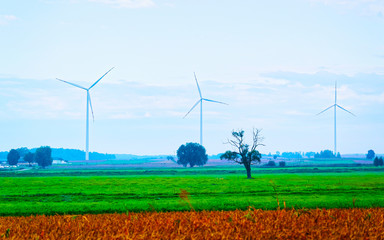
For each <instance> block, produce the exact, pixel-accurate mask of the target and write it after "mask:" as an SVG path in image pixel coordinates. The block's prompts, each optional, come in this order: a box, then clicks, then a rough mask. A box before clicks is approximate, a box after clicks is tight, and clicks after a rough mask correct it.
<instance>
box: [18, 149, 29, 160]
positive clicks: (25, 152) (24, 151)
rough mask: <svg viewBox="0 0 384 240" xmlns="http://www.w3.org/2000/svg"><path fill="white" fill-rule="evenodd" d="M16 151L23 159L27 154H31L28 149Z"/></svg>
mask: <svg viewBox="0 0 384 240" xmlns="http://www.w3.org/2000/svg"><path fill="white" fill-rule="evenodd" d="M16 151H17V152H19V155H20V157H21V158H23V157H24V156H25V154H27V153H29V150H28V148H26V147H21V148H18V149H16Z"/></svg>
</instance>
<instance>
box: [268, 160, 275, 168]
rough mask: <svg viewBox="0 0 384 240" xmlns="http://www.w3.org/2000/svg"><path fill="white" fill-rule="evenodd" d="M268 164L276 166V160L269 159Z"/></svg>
mask: <svg viewBox="0 0 384 240" xmlns="http://www.w3.org/2000/svg"><path fill="white" fill-rule="evenodd" d="M267 166H268V167H276V162H275V161H272V160H270V161H268V163H267Z"/></svg>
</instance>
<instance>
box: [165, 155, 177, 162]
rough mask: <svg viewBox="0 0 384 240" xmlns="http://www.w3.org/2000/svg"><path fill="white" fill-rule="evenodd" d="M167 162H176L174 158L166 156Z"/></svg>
mask: <svg viewBox="0 0 384 240" xmlns="http://www.w3.org/2000/svg"><path fill="white" fill-rule="evenodd" d="M167 160H170V161H172V162H176V161H175V158H174V157H173V156H167Z"/></svg>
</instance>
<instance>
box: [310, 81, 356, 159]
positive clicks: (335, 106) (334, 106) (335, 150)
mask: <svg viewBox="0 0 384 240" xmlns="http://www.w3.org/2000/svg"><path fill="white" fill-rule="evenodd" d="M337 107H338V108H340V109H342V110H344V111H346V112H347V113H349V114H351V115H353V116H355V117H356V115H355V114H353V113H352V112H350V111H348V110H347V109H345V108H343V107H341V106H340V105H339V104H337V81H335V104H333V105H332V106H330V107H328V108H326V109H324V110H323V111H321V112H319V113H318V114H316V116H317V115H320V114H322V113H323V112H325V111H327V110H328V109H331V108H334V109H333V114H334V154H335V155H336V154H337V148H336V108H337Z"/></svg>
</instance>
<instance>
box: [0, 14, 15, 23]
mask: <svg viewBox="0 0 384 240" xmlns="http://www.w3.org/2000/svg"><path fill="white" fill-rule="evenodd" d="M15 20H17V17H15V16H13V15H0V25H6V24H8V23H9V22H11V21H15Z"/></svg>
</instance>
